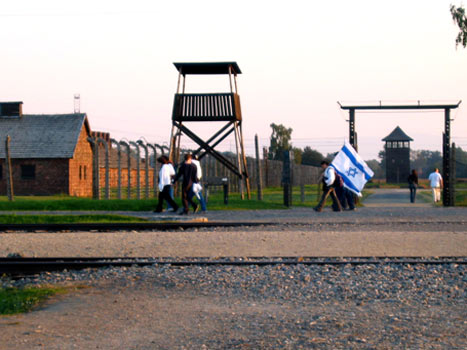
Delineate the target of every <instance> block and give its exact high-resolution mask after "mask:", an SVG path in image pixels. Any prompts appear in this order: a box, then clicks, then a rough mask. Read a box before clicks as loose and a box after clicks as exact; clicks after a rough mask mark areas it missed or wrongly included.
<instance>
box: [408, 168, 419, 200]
mask: <svg viewBox="0 0 467 350" xmlns="http://www.w3.org/2000/svg"><path fill="white" fill-rule="evenodd" d="M407 181H408V182H409V189H410V203H415V195H416V194H417V187H418V174H417V170H415V169H413V170H412V172H411V173H410V175H409V177H408V178H407Z"/></svg>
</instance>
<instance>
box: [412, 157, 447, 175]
mask: <svg viewBox="0 0 467 350" xmlns="http://www.w3.org/2000/svg"><path fill="white" fill-rule="evenodd" d="M442 165H443V156H442V155H441V152H439V151H428V150H418V151H416V150H412V151H410V168H411V169H415V170H417V172H418V176H419V177H427V176H428V175H429V174H430V173H431V172H432V171H433V169H434V168H438V169H440V170H441V169H442Z"/></svg>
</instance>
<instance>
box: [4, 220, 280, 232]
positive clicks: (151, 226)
mask: <svg viewBox="0 0 467 350" xmlns="http://www.w3.org/2000/svg"><path fill="white" fill-rule="evenodd" d="M265 225H273V223H271V222H136V223H63V224H58V223H50V224H47V223H46V224H0V233H1V232H5V231H28V232H30V231H52V232H56V231H67V230H71V231H94V230H96V231H112V230H132V231H134V230H158V231H166V230H178V229H190V228H210V227H241V226H265Z"/></svg>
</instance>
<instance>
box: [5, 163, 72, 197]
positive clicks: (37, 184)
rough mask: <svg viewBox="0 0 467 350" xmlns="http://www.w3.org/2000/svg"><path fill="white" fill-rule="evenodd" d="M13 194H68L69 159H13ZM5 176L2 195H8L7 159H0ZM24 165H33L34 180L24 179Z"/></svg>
mask: <svg viewBox="0 0 467 350" xmlns="http://www.w3.org/2000/svg"><path fill="white" fill-rule="evenodd" d="M11 163H12V172H13V192H14V194H15V195H19V196H30V195H54V194H67V193H68V159H12V160H11ZM0 164H1V165H2V171H3V174H2V175H3V176H2V179H1V180H0V195H3V196H4V195H6V175H7V174H6V169H5V159H0ZM22 165H33V166H34V168H35V178H34V179H23V178H22V176H21V166H22Z"/></svg>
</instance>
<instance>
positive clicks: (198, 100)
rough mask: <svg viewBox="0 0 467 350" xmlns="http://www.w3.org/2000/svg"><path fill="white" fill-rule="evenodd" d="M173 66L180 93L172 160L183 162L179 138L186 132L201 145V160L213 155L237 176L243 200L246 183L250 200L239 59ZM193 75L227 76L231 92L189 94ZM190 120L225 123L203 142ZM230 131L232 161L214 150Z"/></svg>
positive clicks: (174, 119)
mask: <svg viewBox="0 0 467 350" xmlns="http://www.w3.org/2000/svg"><path fill="white" fill-rule="evenodd" d="M174 65H175V68H177V70H178V73H179V74H178V84H177V93H176V94H175V98H174V104H173V111H172V132H171V136H170V152H169V158H170V160H172V161H173V162H174V163H176V164H177V163H179V162H180V139H181V137H182V134H184V135H186V136H188V137H189V138H190V139H192V140H193V141H194V142H196V143H197V144H198V146H199V148H198V149H197V150H195V151H194V152H193V154H194V155H198V157H199V159H202V158H203V157H204V156H206V155H207V154H210V155H212V156H213V157H214V158H215V159H217V160H218V161H219V162H220V163H221V164H223V165H224V166H225V167H226V168H227V169H229V170H230V171H231V172H233V173H234V174H235V175H237V176H238V178H239V183H240V193H241V196H242V199H244V185H245V187H246V191H247V195H248V199H250V183H249V179H248V170H247V163H246V156H245V148H244V145H243V132H242V111H241V108H240V96H239V95H238V90H237V74H241V73H242V72H241V71H240V68H239V67H238V65H237V62H188V63H174ZM190 74H191V75H213V74H215V75H219V74H225V75H228V76H229V81H230V93H197V94H187V93H185V80H186V76H187V75H190ZM232 78H233V79H232ZM234 87H235V90H234ZM189 122H225V123H226V124H225V125H224V126H223V127H222V128H221V129H220V130H219V131H217V132H216V133H215V134H214V135H212V136H211V137H210V138H209V139H208V140H206V141H204V140H203V139H202V138H201V137H199V136H198V135H196V134H195V133H194V132H193V131H191V130H190V129H189V128H188V127H187V125H186V124H188V123H189ZM231 133H234V135H235V147H236V156H237V160H236V162H232V161H231V160H230V159H228V158H227V157H225V156H224V155H222V154H221V153H220V152H218V151H216V150H215V147H216V146H217V145H219V144H220V143H221V142H222V141H223V140H225V138H226V137H227V136H229V135H230V134H231Z"/></svg>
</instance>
